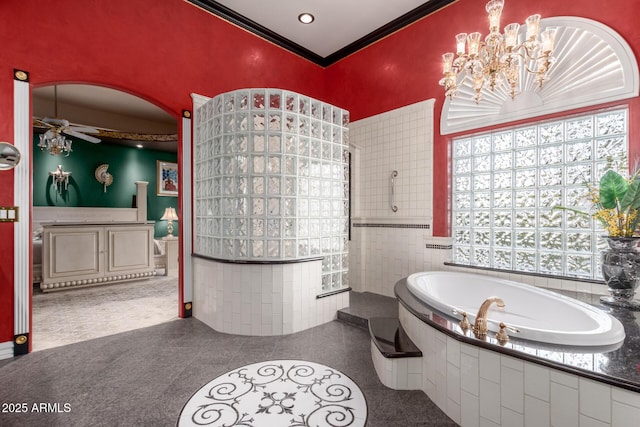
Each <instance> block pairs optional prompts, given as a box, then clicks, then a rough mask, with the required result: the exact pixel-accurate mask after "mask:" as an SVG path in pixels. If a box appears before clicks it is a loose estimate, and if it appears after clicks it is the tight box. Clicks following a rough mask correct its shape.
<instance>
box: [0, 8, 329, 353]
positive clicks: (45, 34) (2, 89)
mask: <svg viewBox="0 0 640 427" xmlns="http://www.w3.org/2000/svg"><path fill="white" fill-rule="evenodd" d="M54 3H55V5H54V4H53V3H50V2H43V1H37V0H20V1H17V0H2V1H0V41H1V43H0V45H1V46H2V47H1V48H0V141H9V142H13V69H14V68H17V69H21V70H25V71H28V72H29V73H30V81H31V84H32V86H33V87H37V86H42V85H48V84H52V83H60V82H77V83H90V84H97V85H102V86H108V87H112V88H115V89H120V90H124V91H126V92H130V93H132V94H134V95H137V96H140V97H142V98H145V99H147V100H149V101H151V102H153V103H155V104H156V105H159V106H161V107H162V108H164V109H165V110H167V111H168V112H170V113H172V114H174V115H175V116H176V119H179V118H180V117H181V111H182V110H183V109H187V110H191V106H192V103H191V97H190V94H191V93H199V94H202V95H207V96H214V95H217V94H219V93H222V92H227V91H230V90H234V89H238V88H244V87H279V88H283V89H290V90H293V91H296V92H300V93H304V94H307V95H309V96H312V97H314V98H318V99H323V95H324V93H325V86H324V81H325V79H324V70H323V69H322V68H321V67H318V66H316V65H314V64H312V63H310V62H309V61H307V60H304V59H302V58H300V57H298V56H295V55H292V54H291V53H289V52H287V51H285V50H284V49H281V48H279V47H277V46H275V45H273V44H271V43H268V42H265V41H264V40H262V39H260V38H258V37H255V36H254V35H252V34H250V33H248V32H246V31H244V30H242V29H239V28H237V27H235V26H233V25H231V24H229V23H227V22H225V21H223V20H221V19H219V18H217V17H215V16H213V15H211V14H209V13H208V12H205V11H203V10H201V9H198V8H196V7H195V6H193V5H191V4H189V3H187V2H184V1H182V0H162V1H158V0H135V1H131V0H109V1H104V0H57V1H56V2H54ZM12 189H13V175H12V173H10V172H3V173H1V174H0V206H6V205H12V204H13V190H12ZM23 218H24V217H23ZM12 252H13V225H12V224H10V223H4V224H2V223H0V254H2V262H0V342H5V341H9V340H12V339H13V257H12Z"/></svg>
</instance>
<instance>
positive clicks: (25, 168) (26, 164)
mask: <svg viewBox="0 0 640 427" xmlns="http://www.w3.org/2000/svg"><path fill="white" fill-rule="evenodd" d="M13 82H14V83H13V129H14V141H13V143H14V145H15V146H16V147H17V148H18V150H20V154H21V160H20V163H19V164H18V165H17V166H16V167H15V168H14V169H13V203H14V205H15V206H17V207H18V209H19V221H18V222H15V223H14V228H13V241H14V244H13V245H14V246H13V254H14V255H13V259H14V261H13V271H14V273H13V274H14V280H13V292H14V314H13V330H14V334H15V335H21V334H27V333H29V331H30V329H31V325H30V301H29V291H30V288H31V283H30V280H29V274H30V259H29V256H30V255H29V250H30V246H31V236H30V228H31V227H30V225H31V224H30V222H31V217H30V207H31V191H30V188H31V187H30V180H31V118H30V114H29V112H30V105H29V104H30V102H31V96H30V89H29V82H28V81H22V80H17V79H14V81H13Z"/></svg>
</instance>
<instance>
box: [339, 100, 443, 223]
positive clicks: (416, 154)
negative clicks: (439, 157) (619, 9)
mask: <svg viewBox="0 0 640 427" xmlns="http://www.w3.org/2000/svg"><path fill="white" fill-rule="evenodd" d="M434 102H435V100H433V99H430V100H427V101H422V102H418V103H416V104H412V105H408V106H406V107H402V108H398V109H396V110H392V111H388V112H385V113H382V114H378V115H376V116H372V117H368V118H366V119H362V120H358V121H355V122H351V123H350V124H349V138H350V140H349V142H350V144H351V145H352V146H354V147H356V150H355V151H356V157H357V158H358V160H359V162H358V163H359V164H358V165H357V166H359V167H358V168H357V169H356V170H355V171H354V172H355V174H354V173H352V175H351V176H352V178H353V182H352V187H351V188H352V191H355V194H356V197H357V198H358V201H359V204H358V205H357V206H356V210H355V211H354V212H352V215H353V216H355V217H367V218H407V217H413V218H423V219H428V220H431V217H432V216H433V213H432V201H431V199H432V194H431V193H432V188H433V175H432V169H431V167H430V165H431V164H432V163H433V105H434ZM425 165H429V166H428V167H425ZM393 170H397V171H398V176H397V178H396V186H395V189H396V191H395V201H396V205H397V206H398V211H397V212H395V213H394V212H392V211H391V209H390V194H391V191H390V177H391V172H392V171H393ZM354 184H355V188H354Z"/></svg>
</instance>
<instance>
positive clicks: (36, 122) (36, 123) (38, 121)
mask: <svg viewBox="0 0 640 427" xmlns="http://www.w3.org/2000/svg"><path fill="white" fill-rule="evenodd" d="M33 125H34V126H36V127H40V128H42V127H47V128H54V127H55V126H54V125H52V124H51V123H47V122H45V121H42V120H41V119H33Z"/></svg>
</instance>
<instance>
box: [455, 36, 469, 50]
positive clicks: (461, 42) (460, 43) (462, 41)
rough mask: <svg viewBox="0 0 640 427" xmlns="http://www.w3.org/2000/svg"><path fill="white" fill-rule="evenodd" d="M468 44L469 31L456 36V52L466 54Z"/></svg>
mask: <svg viewBox="0 0 640 427" xmlns="http://www.w3.org/2000/svg"><path fill="white" fill-rule="evenodd" d="M466 44H467V33H460V34H458V35H457V36H456V53H457V54H458V55H464V52H465V49H464V47H465V45H466Z"/></svg>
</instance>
